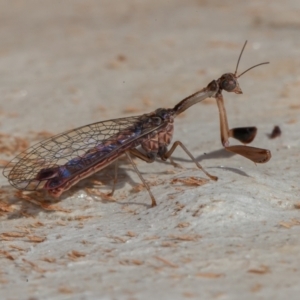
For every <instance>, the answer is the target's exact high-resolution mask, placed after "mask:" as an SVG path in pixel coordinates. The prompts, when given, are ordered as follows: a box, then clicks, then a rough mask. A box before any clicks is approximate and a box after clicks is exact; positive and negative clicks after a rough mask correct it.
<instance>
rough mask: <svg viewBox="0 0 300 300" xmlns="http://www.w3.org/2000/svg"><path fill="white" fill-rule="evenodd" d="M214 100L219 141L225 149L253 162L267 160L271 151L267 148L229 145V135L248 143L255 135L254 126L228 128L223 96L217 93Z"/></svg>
mask: <svg viewBox="0 0 300 300" xmlns="http://www.w3.org/2000/svg"><path fill="white" fill-rule="evenodd" d="M216 100H217V104H218V109H219V116H220V131H221V141H222V144H223V146H224V147H225V149H226V150H227V151H229V152H233V153H236V154H239V155H241V156H244V157H246V158H248V159H250V160H252V161H253V162H255V163H265V162H267V161H268V160H269V159H270V158H271V152H270V151H269V150H266V149H261V148H255V147H248V146H241V145H239V146H229V141H228V139H229V138H230V137H233V138H236V139H238V140H239V141H241V142H243V143H250V142H251V141H252V140H253V139H254V137H255V135H256V127H244V128H234V129H231V130H229V129H228V121H227V115H226V110H225V106H224V100H223V96H222V95H221V94H218V95H217V97H216Z"/></svg>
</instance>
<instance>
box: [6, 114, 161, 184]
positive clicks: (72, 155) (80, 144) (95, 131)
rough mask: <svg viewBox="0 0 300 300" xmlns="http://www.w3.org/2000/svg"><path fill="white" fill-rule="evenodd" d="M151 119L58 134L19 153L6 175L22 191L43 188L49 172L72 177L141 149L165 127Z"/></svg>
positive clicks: (107, 123) (131, 119) (138, 118)
mask: <svg viewBox="0 0 300 300" xmlns="http://www.w3.org/2000/svg"><path fill="white" fill-rule="evenodd" d="M149 117H150V116H149ZM149 117H148V116H147V115H141V116H136V117H128V118H120V119H113V120H108V121H103V122H98V123H94V124H90V125H86V126H82V127H79V128H76V129H73V130H70V131H66V132H64V133H61V134H58V135H56V136H54V137H51V138H48V139H46V140H44V141H42V142H40V143H37V144H35V145H33V146H32V147H30V148H29V149H27V150H26V151H24V152H22V153H20V154H19V155H18V156H16V157H15V158H14V159H13V160H12V161H11V162H10V163H9V164H8V165H7V166H6V167H5V168H4V170H3V175H4V176H5V177H7V178H8V180H9V182H10V184H11V185H12V186H14V187H16V188H17V189H21V190H36V189H39V188H42V186H43V184H42V181H44V182H45V180H47V179H49V178H51V174H50V173H49V170H55V169H56V170H58V171H59V172H60V173H61V175H62V176H73V175H74V173H78V172H80V171H83V170H86V169H87V168H89V167H90V166H92V165H94V164H95V162H97V161H101V160H103V159H105V158H107V157H108V156H109V155H112V154H113V155H116V152H118V151H119V152H124V151H125V150H126V149H128V148H130V147H136V146H138V145H139V143H140V142H139V138H141V137H143V136H145V135H146V134H149V133H151V132H152V131H154V130H156V129H157V128H159V127H161V126H162V125H163V124H159V126H155V125H153V123H151V122H149V120H151V117H150V118H149ZM61 166H64V169H63V170H62V169H61ZM41 172H43V173H42V175H39V174H41ZM47 176H48V178H46V177H47Z"/></svg>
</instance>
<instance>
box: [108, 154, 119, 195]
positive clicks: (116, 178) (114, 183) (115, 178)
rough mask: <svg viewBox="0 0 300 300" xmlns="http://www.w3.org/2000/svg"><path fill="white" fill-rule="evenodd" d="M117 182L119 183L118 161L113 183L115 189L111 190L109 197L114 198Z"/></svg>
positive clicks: (116, 161)
mask: <svg viewBox="0 0 300 300" xmlns="http://www.w3.org/2000/svg"><path fill="white" fill-rule="evenodd" d="M117 181H118V159H116V160H115V176H114V181H113V187H112V189H111V192H110V193H109V194H108V195H109V196H113V194H114V192H115V189H116V184H117Z"/></svg>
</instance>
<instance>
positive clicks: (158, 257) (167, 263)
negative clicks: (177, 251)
mask: <svg viewBox="0 0 300 300" xmlns="http://www.w3.org/2000/svg"><path fill="white" fill-rule="evenodd" d="M154 258H156V259H157V260H159V261H161V262H163V263H164V264H166V265H167V266H169V267H172V268H178V265H176V264H174V263H172V262H170V261H169V260H167V259H165V258H162V257H160V256H154Z"/></svg>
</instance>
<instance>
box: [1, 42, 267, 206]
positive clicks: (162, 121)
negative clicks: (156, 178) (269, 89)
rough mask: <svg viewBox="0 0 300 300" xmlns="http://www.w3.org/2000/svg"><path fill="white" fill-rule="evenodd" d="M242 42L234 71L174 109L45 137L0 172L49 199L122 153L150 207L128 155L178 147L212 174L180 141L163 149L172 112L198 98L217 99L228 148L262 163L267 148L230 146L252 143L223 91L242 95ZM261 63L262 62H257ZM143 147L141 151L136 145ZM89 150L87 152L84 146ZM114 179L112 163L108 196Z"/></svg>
mask: <svg viewBox="0 0 300 300" xmlns="http://www.w3.org/2000/svg"><path fill="white" fill-rule="evenodd" d="M245 46H246V43H245V45H244V47H243V49H242V52H241V54H240V57H239V59H238V63H237V67H236V71H235V73H225V74H224V75H222V76H221V77H220V78H219V79H217V80H213V81H212V82H210V83H209V84H208V85H207V87H205V88H203V89H202V90H200V91H198V92H196V93H194V94H192V95H190V96H188V97H187V98H185V99H183V100H182V101H180V102H179V103H178V104H177V105H175V106H174V108H171V109H164V108H159V109H157V110H155V111H154V112H152V113H149V114H144V115H141V116H136V117H129V118H120V119H113V120H108V121H103V122H98V123H94V124H90V125H86V126H83V127H79V128H76V129H74V130H70V131H67V132H64V133H62V134H59V135H57V136H54V137H52V138H49V139H47V140H45V141H42V142H41V143H38V144H37V145H34V146H32V147H31V148H29V149H28V151H25V152H23V153H21V154H19V155H18V156H17V157H16V158H15V159H14V160H13V161H12V162H11V163H10V164H9V165H8V166H7V167H6V168H5V169H4V171H3V174H4V176H6V177H8V178H9V181H10V183H11V184H12V185H13V186H14V187H16V188H18V189H22V190H36V189H46V190H47V191H48V193H49V194H50V195H52V196H54V197H59V196H60V195H61V194H62V193H63V192H65V191H66V190H68V189H69V188H70V187H72V186H73V185H74V184H76V183H77V182H78V181H80V180H82V179H83V178H86V177H88V176H90V175H92V174H94V173H96V172H98V171H100V170H101V169H103V168H104V167H106V166H107V165H109V164H111V163H112V162H114V161H116V162H117V160H118V157H120V156H121V155H122V154H125V155H126V156H127V158H128V159H129V161H130V162H131V163H132V165H133V167H134V169H135V171H136V172H137V174H138V176H139V177H140V179H141V181H142V182H143V183H144V185H145V187H146V188H147V190H148V193H149V195H150V197H151V200H152V206H155V205H156V200H155V198H154V196H153V195H152V193H151V191H150V188H149V186H148V185H147V183H146V181H145V180H144V179H143V177H142V175H141V174H140V172H139V171H138V169H137V167H136V165H135V163H134V162H133V160H132V158H131V155H132V156H135V157H138V158H140V159H142V160H144V161H146V162H148V163H151V162H153V161H154V160H155V159H156V157H159V158H161V159H162V160H164V161H165V160H168V159H169V160H170V162H171V163H172V164H173V165H174V166H176V164H175V163H174V162H173V160H172V158H171V155H172V154H173V152H174V150H175V149H176V148H177V146H181V148H182V149H183V150H184V151H185V152H186V153H187V154H188V156H189V157H190V158H191V160H192V161H193V162H194V163H195V164H196V165H197V167H198V168H199V169H201V170H202V171H203V172H204V173H205V174H206V175H207V176H208V177H209V178H210V179H212V180H217V177H215V176H213V175H210V174H209V173H208V172H207V171H205V170H204V169H203V168H202V167H201V165H200V164H199V163H198V162H197V160H196V159H195V158H194V157H193V156H192V154H191V153H190V152H189V151H188V150H187V148H186V147H185V146H184V145H183V144H182V143H181V142H180V141H176V142H174V143H173V145H172V147H171V149H168V146H169V145H170V143H171V141H172V137H173V132H174V119H175V117H176V116H177V115H179V114H180V113H182V112H183V111H185V110H186V109H188V108H189V107H191V106H192V105H194V104H196V103H198V102H201V101H203V100H204V99H206V98H208V97H213V98H215V99H216V101H217V105H218V109H219V118H220V133H221V141H222V144H223V146H224V147H225V149H226V150H227V151H230V152H233V153H236V154H239V155H242V156H244V157H246V158H248V159H250V160H252V161H253V162H255V163H264V162H267V161H268V160H269V159H270V158H271V153H270V151H269V150H266V149H260V148H255V147H248V146H245V145H237V146H229V138H230V137H232V138H235V139H237V140H239V141H241V142H242V143H244V144H248V143H250V142H252V140H253V139H254V138H255V135H256V131H257V129H256V127H240V128H233V129H229V127H228V121H227V114H226V110H225V106H224V100H223V95H222V91H223V90H225V91H227V92H233V93H236V94H242V90H241V88H240V86H239V83H238V81H237V79H238V78H239V77H240V76H241V75H243V74H244V73H245V72H247V71H249V70H250V69H252V68H254V67H256V66H259V65H261V64H258V65H256V66H253V67H251V68H249V69H248V70H246V71H244V72H243V73H242V74H240V75H239V76H237V75H236V73H237V68H238V64H239V61H240V58H241V55H242V53H243V50H244V48H245ZM262 64H265V63H262ZM138 147H141V148H142V151H140V150H139V149H138ZM87 149H88V150H87ZM116 181H117V164H116V168H115V179H114V185H113V189H112V192H111V194H113V192H114V189H115V184H116Z"/></svg>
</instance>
